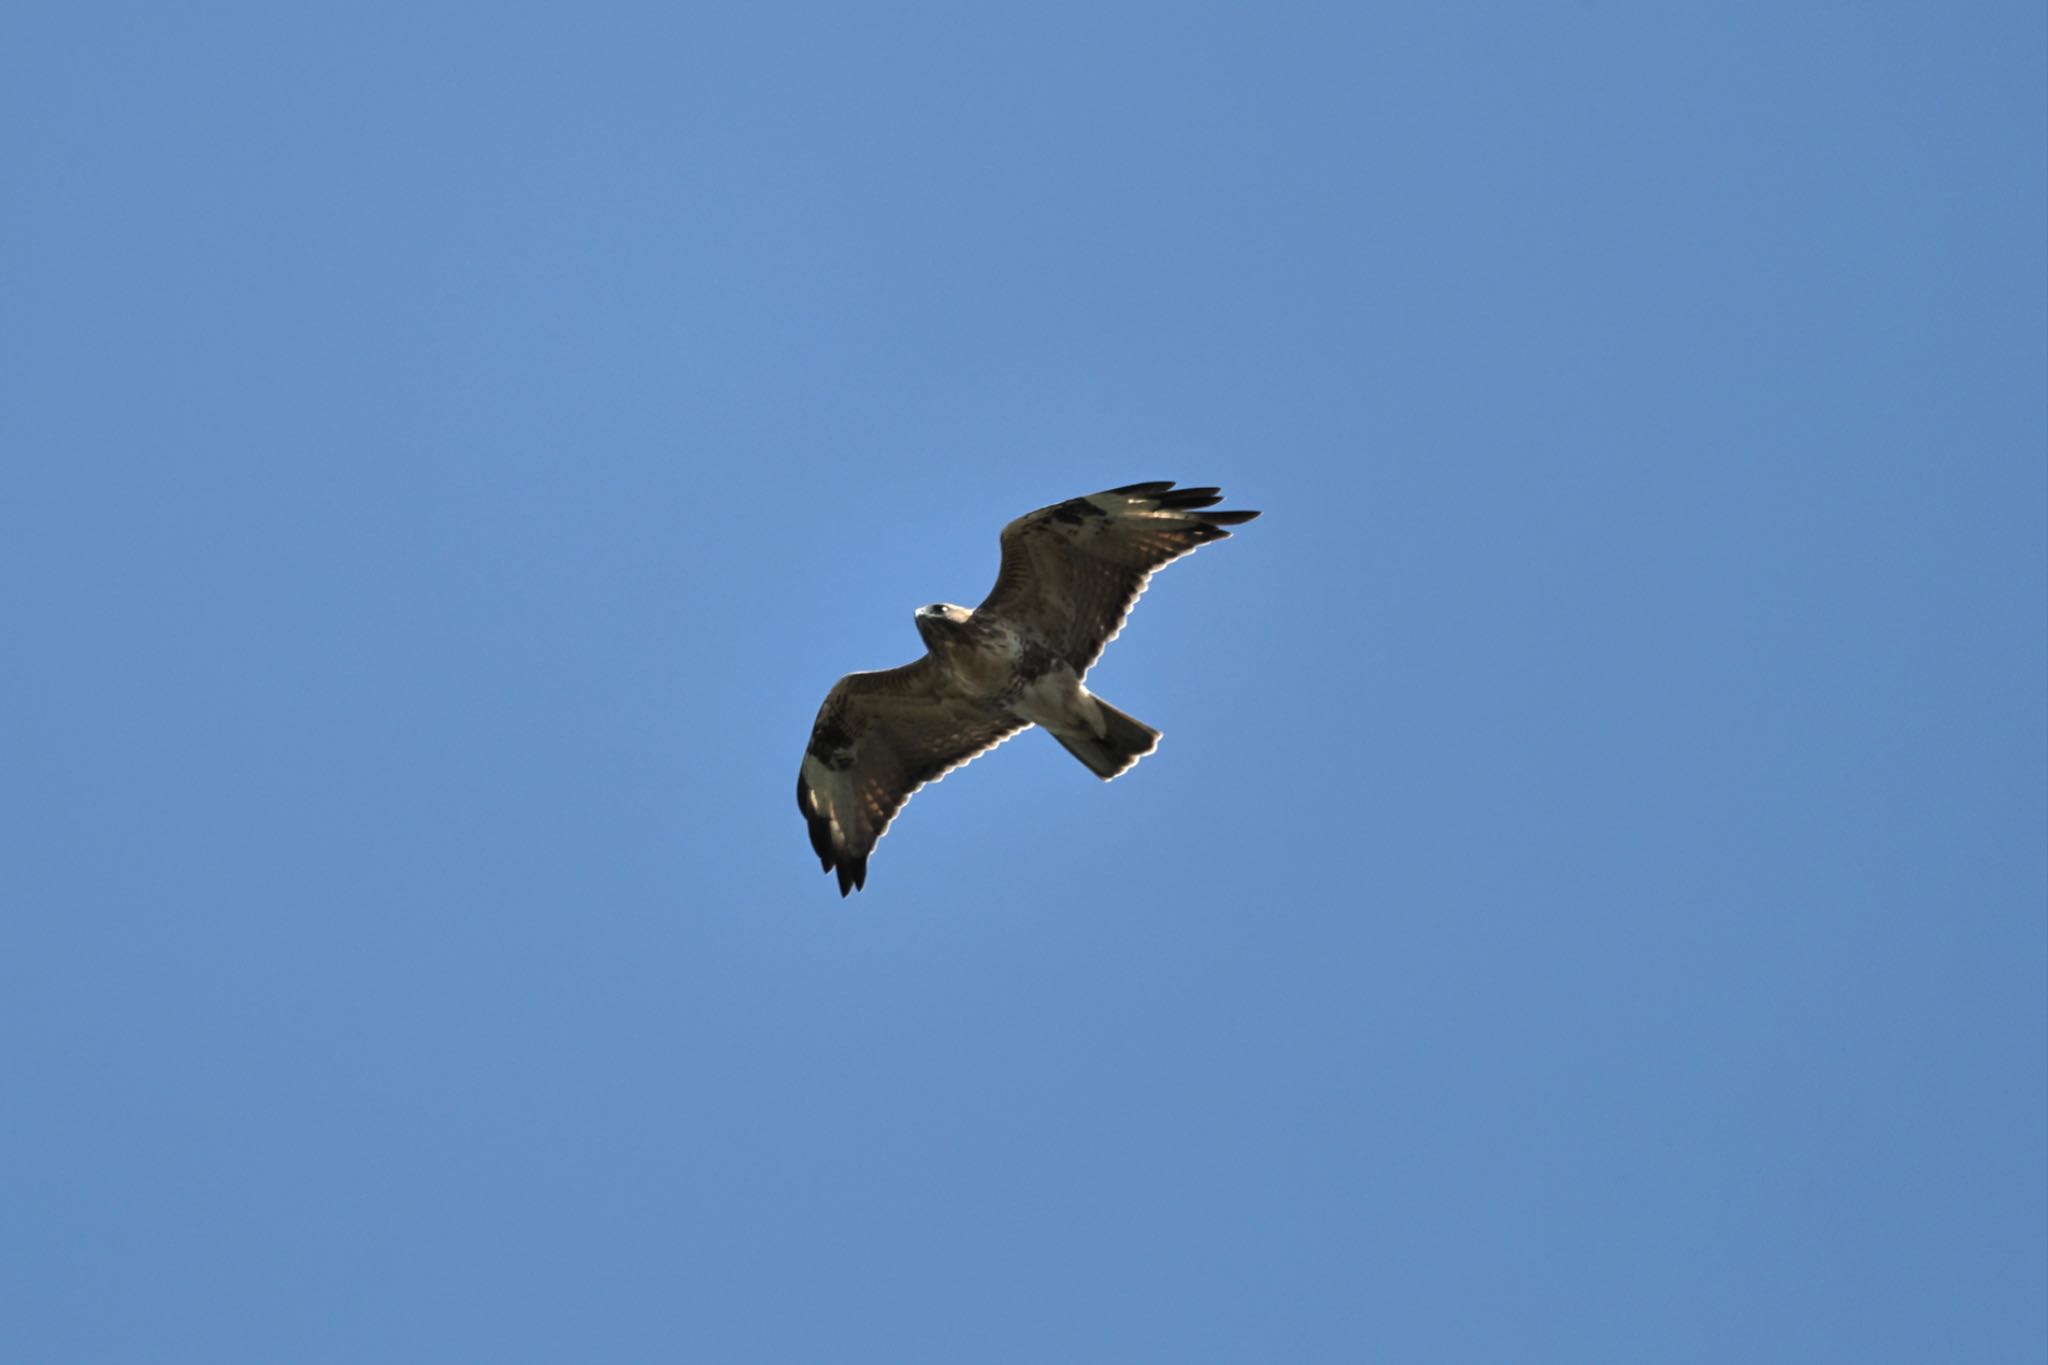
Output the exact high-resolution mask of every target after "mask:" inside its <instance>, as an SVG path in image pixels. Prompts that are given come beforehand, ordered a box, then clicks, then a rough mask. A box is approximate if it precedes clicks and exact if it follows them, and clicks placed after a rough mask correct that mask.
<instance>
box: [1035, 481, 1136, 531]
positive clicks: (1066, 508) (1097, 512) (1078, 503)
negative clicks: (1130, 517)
mask: <svg viewBox="0 0 2048 1365" xmlns="http://www.w3.org/2000/svg"><path fill="white" fill-rule="evenodd" d="M1117 491H1118V492H1122V491H1123V490H1122V489H1118V490H1117ZM1108 515H1109V513H1107V512H1105V511H1103V510H1102V509H1101V508H1100V507H1097V506H1096V505H1095V504H1094V503H1092V502H1090V501H1088V499H1086V498H1069V499H1067V500H1066V501H1065V502H1063V503H1061V504H1060V505H1059V506H1057V507H1055V508H1053V509H1052V515H1051V518H1050V519H1051V520H1053V521H1056V522H1058V523H1059V524H1060V525H1062V526H1079V525H1080V524H1081V523H1082V522H1084V521H1087V520H1089V519H1090V518H1092V517H1106V516H1108Z"/></svg>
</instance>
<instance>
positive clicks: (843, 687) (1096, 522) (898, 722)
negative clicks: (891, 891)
mask: <svg viewBox="0 0 2048 1365" xmlns="http://www.w3.org/2000/svg"><path fill="white" fill-rule="evenodd" d="M1221 500H1222V497H1221V494H1220V493H1219V491H1218V490H1217V489H1214V488H1181V489H1176V488H1175V487H1174V486H1173V484H1172V483H1170V482H1167V483H1134V484H1127V485H1125V486H1124V487H1122V488H1113V489H1110V490H1108V491H1106V492H1102V493H1091V494H1089V495H1087V496H1086V497H1080V498H1069V499H1068V500H1067V501H1065V502H1062V503H1055V504H1054V505H1053V506H1051V507H1042V508H1040V509H1039V510H1037V511H1035V512H1031V513H1028V514H1027V515H1025V516H1022V517H1019V518H1017V520H1015V521H1013V522H1011V523H1010V524H1009V525H1008V526H1006V527H1004V528H1003V536H1002V548H1003V559H1002V568H1001V570H1000V571H999V572H998V573H997V575H996V584H995V587H994V588H993V589H992V590H991V591H990V592H989V595H988V597H987V598H986V600H984V601H983V602H982V604H981V605H980V606H979V607H977V608H975V609H974V610H973V611H971V612H970V611H968V610H967V609H966V608H964V607H955V606H948V605H946V604H943V603H940V604H935V605H933V606H929V607H922V608H919V610H918V612H917V616H916V621H917V629H918V633H919V634H920V635H921V636H923V637H924V641H925V645H926V649H927V653H926V654H925V657H924V658H922V659H919V660H918V661H917V662H915V663H912V664H906V665H904V666H903V667H901V668H892V669H887V670H884V671H882V672H877V673H852V674H848V675H847V676H846V677H844V678H842V679H840V680H839V683H838V684H837V685H836V686H835V687H833V689H832V691H831V692H830V693H829V694H827V696H826V697H825V703H824V705H823V706H821V707H820V708H819V709H818V719H817V723H816V724H815V725H814V726H813V727H812V729H811V742H810V745H809V747H808V748H807V749H806V751H805V754H804V761H803V765H802V768H801V769H800V770H799V772H798V774H797V789H796V796H797V808H798V809H799V810H801V811H802V812H803V815H804V819H805V821H806V823H807V824H808V826H809V829H810V836H811V847H812V848H813V849H814V850H815V851H816V852H817V855H818V860H819V862H820V863H821V864H823V866H824V869H825V870H826V871H827V872H834V871H836V872H837V873H838V877H839V894H840V895H842V896H844V895H846V894H848V893H849V892H851V891H853V890H855V889H857V888H859V887H861V886H864V885H865V884H866V881H867V865H868V856H869V855H870V854H871V853H872V852H873V851H874V847H875V842H876V841H877V840H879V839H880V838H881V837H882V835H883V834H884V833H886V832H887V831H888V828H889V823H890V821H892V820H893V819H895V817H896V813H897V812H898V811H899V810H901V809H902V808H903V804H904V802H906V801H908V800H909V799H910V798H911V796H912V795H913V794H914V793H915V792H916V791H917V789H918V788H919V787H922V786H923V785H924V784H925V783H927V782H934V781H937V780H938V779H939V778H941V777H943V776H945V775H946V774H947V773H949V772H951V771H952V770H953V769H954V768H957V767H959V766H960V765H961V764H963V763H966V762H968V761H969V760H970V759H973V758H975V757H977V756H979V755H981V754H984V753H986V752H988V751H989V750H990V749H992V748H994V747H995V746H996V745H998V744H1000V743H1002V742H1003V741H1004V740H1005V739H1008V738H1009V737H1010V736H1011V735H1014V734H1016V733H1017V732H1018V731H1020V730H1023V729H1027V728H1029V727H1030V726H1032V725H1034V724H1035V725H1043V726H1045V727H1046V729H1048V730H1049V731H1051V732H1052V735H1053V738H1055V739H1057V740H1058V741H1059V742H1060V743H1061V744H1062V745H1063V746H1065V747H1066V749H1067V751H1068V752H1070V753H1072V754H1073V755H1074V756H1075V757H1076V758H1078V759H1080V760H1081V762H1083V763H1085V764H1086V765H1087V766H1088V767H1089V769H1090V770H1091V771H1092V772H1094V773H1095V774H1096V775H1097V776H1098V777H1101V778H1102V779H1103V780H1105V781H1107V780H1109V779H1110V778H1113V777H1115V776H1117V775H1118V774H1119V773H1122V772H1124V771H1126V770H1128V769H1129V768H1130V767H1131V765H1132V764H1134V763H1136V762H1137V761H1138V760H1139V759H1140V758H1142V757H1144V756H1145V755H1146V754H1148V753H1150V752H1152V750H1153V749H1154V748H1155V747H1157V745H1158V742H1159V732H1158V731H1157V730H1154V729H1152V728H1151V727H1150V726H1148V725H1145V724H1144V723H1143V722H1141V721H1138V720H1135V719H1133V718H1132V717H1130V716H1128V715H1125V714H1124V713H1123V712H1122V711H1119V710H1117V709H1116V708H1115V707H1113V706H1111V705H1110V704H1109V703H1107V702H1105V701H1103V700H1102V699H1101V698H1099V697H1096V696H1094V695H1093V694H1092V693H1090V692H1089V691H1088V690H1087V689H1086V688H1085V687H1083V686H1081V680H1082V679H1083V678H1084V677H1085V676H1086V675H1087V673H1088V670H1089V668H1090V667H1092V666H1093V665H1094V663H1095V661H1096V660H1097V659H1099V658H1101V657H1102V651H1103V648H1104V647H1105V646H1106V645H1107V644H1108V643H1109V642H1110V641H1111V640H1113V639H1115V638H1116V636H1117V633H1118V632H1119V631H1120V630H1121V629H1122V628H1123V623H1124V620H1125V618H1126V617H1128V616H1129V615H1130V611H1131V608H1132V607H1133V606H1134V605H1135V604H1136V603H1137V600H1138V598H1139V596H1140V595H1141V594H1142V593H1143V592H1144V591H1145V585H1146V583H1147V581H1148V580H1149V579H1150V578H1151V576H1152V575H1153V574H1154V573H1155V572H1157V571H1158V570H1159V569H1161V568H1163V567H1164V566H1165V565H1167V564H1170V563H1172V562H1173V561H1174V560H1176V559H1179V558H1180V557H1181V556H1182V555H1187V554H1192V553H1193V552H1194V551H1195V550H1197V549H1199V548H1201V547H1202V546H1203V545H1206V544H1208V543H1209V542H1210V541H1212V540H1222V539H1224V538H1225V537H1227V536H1228V535H1229V534H1230V532H1229V531H1228V530H1226V529H1224V528H1225V527H1228V526H1236V525H1241V524H1242V523H1244V522H1247V521H1250V520H1251V519H1252V518H1253V517H1256V516H1257V515H1259V514H1258V513H1257V512H1211V511H1207V510H1204V509H1207V508H1210V507H1213V506H1215V505H1216V503H1218V502H1220V501H1221Z"/></svg>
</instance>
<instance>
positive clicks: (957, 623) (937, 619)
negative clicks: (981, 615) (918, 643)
mask: <svg viewBox="0 0 2048 1365" xmlns="http://www.w3.org/2000/svg"><path fill="white" fill-rule="evenodd" d="M972 614H973V613H972V612H970V611H968V610H967V608H965V607H956V606H954V605H953V604H952V603H951V602H934V603H932V604H931V605H930V606H928V607H919V608H918V609H917V611H916V613H915V615H914V619H915V620H916V621H917V633H918V634H919V635H920V636H922V637H923V638H924V642H925V644H926V645H927V646H928V647H930V648H932V649H937V648H938V647H939V642H940V641H941V640H950V639H952V638H954V637H955V636H956V635H957V634H958V633H959V630H960V627H961V626H963V625H965V624H967V618H968V617H969V616H971V615H972Z"/></svg>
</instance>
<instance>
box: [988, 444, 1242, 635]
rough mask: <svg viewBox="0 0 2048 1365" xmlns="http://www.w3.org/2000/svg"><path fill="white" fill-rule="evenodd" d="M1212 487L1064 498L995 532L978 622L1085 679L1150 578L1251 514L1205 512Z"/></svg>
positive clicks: (1142, 488) (1144, 486) (1153, 486)
mask: <svg viewBox="0 0 2048 1365" xmlns="http://www.w3.org/2000/svg"><path fill="white" fill-rule="evenodd" d="M1221 501H1223V495H1222V493H1221V492H1220V491H1219V490H1217V489H1214V488H1180V489H1176V488H1175V487H1174V486H1173V484H1172V483H1171V482H1165V483H1134V484H1127V485H1126V486H1124V487H1122V488H1112V489H1110V490H1109V491H1108V492H1106V493H1090V494H1089V495H1088V496H1087V497H1084V498H1069V499H1068V500H1067V501H1065V502H1062V503H1056V504H1054V505H1053V506H1051V507H1041V508H1039V509H1038V510H1037V511H1036V512H1031V513H1028V514H1026V515H1024V516H1021V517H1019V518H1017V520H1015V521H1013V522H1011V523H1010V524H1009V525H1008V526H1005V527H1004V528H1003V567H1002V571H1001V572H1000V573H998V574H997V575H996V585H995V587H994V588H992V589H991V590H990V591H989V595H988V598H987V599H986V600H985V601H983V602H982V604H981V605H980V606H979V607H977V608H976V609H975V614H976V615H977V616H979V615H983V614H988V615H993V616H999V617H1002V618H1004V619H1005V620H1008V621H1011V622H1013V623H1015V624H1016V625H1017V626H1019V627H1020V628H1021V629H1022V630H1023V631H1024V632H1025V633H1026V634H1027V635H1028V636H1029V637H1030V638H1032V639H1034V640H1037V641H1039V642H1041V643H1043V644H1045V645H1046V646H1048V647H1049V648H1051V650H1052V651H1053V653H1054V654H1055V655H1056V656H1058V657H1059V658H1062V659H1064V660H1066V661H1067V662H1068V663H1069V664H1071V665H1073V668H1074V671H1075V672H1076V673H1079V674H1085V673H1087V671H1088V670H1089V669H1090V668H1091V667H1093V666H1094V663H1095V661H1096V660H1097V659H1099V658H1101V657H1102V650H1103V647H1104V646H1105V645H1107V644H1108V643H1109V642H1110V641H1111V640H1114V639H1115V638H1116V636H1117V632H1118V631H1120V630H1122V629H1123V625H1124V619H1125V618H1126V617H1128V616H1129V615H1130V614H1131V608H1132V607H1133V606H1135V605H1137V601H1138V597H1139V595H1140V594H1142V593H1143V592H1144V591H1145V584H1146V582H1147V581H1148V580H1149V579H1150V578H1151V577H1152V575H1153V574H1154V573H1156V572H1158V571H1159V570H1160V569H1162V568H1164V567H1165V566H1166V565H1168V564H1171V563H1172V562H1173V561H1174V560H1176V559H1179V558H1180V557H1181V556H1182V555H1188V554H1193V553H1194V552H1195V551H1196V550H1198V549H1200V548H1201V547H1202V546H1204V545H1207V544H1208V543H1209V542H1210V541H1212V540H1222V539H1223V538H1225V537H1226V536H1228V535H1229V534H1230V532H1228V531H1226V530H1224V529H1223V528H1224V527H1226V526H1237V525H1241V524H1243V523H1244V522H1247V521H1250V520H1251V519H1252V518H1253V517H1256V516H1257V515H1258V513H1257V512H1205V511H1202V510H1201V509H1202V508H1205V507H1214V506H1215V505H1216V504H1217V503H1219V502H1221Z"/></svg>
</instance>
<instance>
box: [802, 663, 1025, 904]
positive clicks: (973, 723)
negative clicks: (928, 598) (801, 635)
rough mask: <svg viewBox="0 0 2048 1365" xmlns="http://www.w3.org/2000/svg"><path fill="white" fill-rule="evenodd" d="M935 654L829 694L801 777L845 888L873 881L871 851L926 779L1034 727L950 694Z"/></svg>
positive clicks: (818, 838) (855, 678) (852, 677)
mask: <svg viewBox="0 0 2048 1365" xmlns="http://www.w3.org/2000/svg"><path fill="white" fill-rule="evenodd" d="M938 683H939V672H938V670H937V668H935V667H934V666H933V664H932V661H931V659H930V658H929V657H926V658H923V659H919V660H918V661H917V662H916V663H914V664H905V665H904V666H903V667H902V668H892V669H888V670H887V671H885V672H880V673H849V674H848V675H847V676H845V677H844V678H841V679H840V680H839V683H838V685H837V686H835V687H834V688H833V689H832V690H831V692H829V693H827V694H826V697H825V704H824V705H823V706H821V707H819V708H818V722H817V724H816V725H814V726H812V727H811V744H810V747H809V748H808V749H806V750H805V751H804V762H803V767H802V769H801V770H799V771H798V773H797V778H796V805H797V809H798V810H800V811H802V812H803V813H804V819H805V821H807V822H808V823H809V825H810V829H811V847H812V848H813V849H815V850H816V851H817V854H818V861H819V862H820V863H821V864H823V865H824V868H825V870H826V871H827V872H831V871H833V870H835V869H836V870H837V871H838V873H839V894H840V895H842V896H844V895H845V894H846V893H847V892H849V891H851V890H853V889H855V888H856V887H860V886H865V885H866V884H867V877H868V854H870V853H872V852H873V851H874V847H875V841H876V840H878V839H880V838H881V837H882V835H884V834H885V833H887V832H888V829H889V822H890V821H892V820H894V819H895V818H896V812H897V811H899V810H901V809H903V803H904V802H906V801H908V800H909V799H910V798H911V796H912V795H913V794H914V793H915V792H916V791H917V789H918V788H919V787H922V786H923V785H924V784H925V783H927V782H936V781H937V780H938V779H939V778H941V777H944V776H945V775H946V774H947V773H949V772H951V771H952V770H953V769H955V768H957V767H959V766H960V765H961V764H963V763H965V762H967V761H968V760H969V759H971V758H974V757H976V756H977V755H980V754H984V753H987V752H988V751H989V750H990V749H993V748H995V746H996V745H998V744H1000V743H1002V742H1003V741H1004V740H1006V739H1008V738H1009V737H1010V736H1011V735H1014V734H1016V733H1017V732H1018V731H1019V730H1022V729H1025V728H1027V726H1026V723H1025V722H1023V721H1020V720H1018V719H1016V718H1015V717H1013V716H1009V715H1005V714H1003V713H1001V712H998V711H996V710H994V709H993V708H991V707H988V706H985V705H982V704H979V703H976V702H972V701H968V700H966V699H964V698H960V697H947V696H943V695H941V693H940V690H939V686H938Z"/></svg>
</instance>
